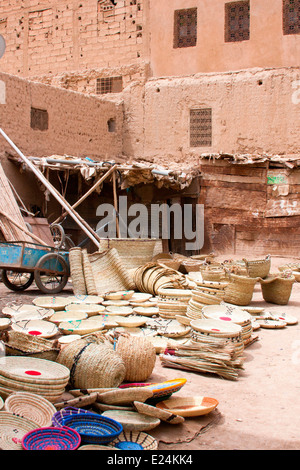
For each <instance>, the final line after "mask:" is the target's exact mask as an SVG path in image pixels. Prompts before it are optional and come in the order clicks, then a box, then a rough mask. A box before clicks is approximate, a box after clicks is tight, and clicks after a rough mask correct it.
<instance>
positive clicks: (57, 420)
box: [52, 406, 90, 428]
mask: <svg viewBox="0 0 300 470" xmlns="http://www.w3.org/2000/svg"><path fill="white" fill-rule="evenodd" d="M86 413H90V411H87V410H82V409H81V408H75V407H73V406H66V407H65V408H64V409H62V410H59V411H57V412H56V413H54V414H53V416H52V426H54V427H57V428H60V427H62V426H63V424H62V422H63V419H64V418H67V417H68V416H74V415H78V414H86Z"/></svg>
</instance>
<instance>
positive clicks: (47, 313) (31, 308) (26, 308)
mask: <svg viewBox="0 0 300 470" xmlns="http://www.w3.org/2000/svg"><path fill="white" fill-rule="evenodd" d="M2 313H3V315H5V316H7V317H11V318H17V317H18V315H21V314H28V318H26V320H31V317H30V315H31V314H32V315H33V314H34V315H37V314H39V317H38V318H39V319H40V320H44V319H47V318H49V317H51V315H53V313H54V310H53V309H52V308H42V307H38V306H36V305H31V304H23V305H11V306H10V307H8V306H7V307H4V309H3V310H2Z"/></svg>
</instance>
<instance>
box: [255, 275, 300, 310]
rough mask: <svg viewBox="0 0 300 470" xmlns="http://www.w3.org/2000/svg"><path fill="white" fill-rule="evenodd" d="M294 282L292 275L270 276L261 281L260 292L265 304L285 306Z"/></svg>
mask: <svg viewBox="0 0 300 470" xmlns="http://www.w3.org/2000/svg"><path fill="white" fill-rule="evenodd" d="M295 281H296V279H295V277H294V276H292V275H286V277H284V275H270V276H268V277H267V278H266V279H261V280H260V284H261V290H262V295H263V298H264V300H265V301H266V302H270V303H272V304H278V305H287V304H288V302H289V299H290V296H291V293H292V288H293V284H294V282H295Z"/></svg>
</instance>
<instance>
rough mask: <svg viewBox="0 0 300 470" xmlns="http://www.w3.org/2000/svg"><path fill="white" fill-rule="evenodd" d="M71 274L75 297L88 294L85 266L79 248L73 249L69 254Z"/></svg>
mask: <svg viewBox="0 0 300 470" xmlns="http://www.w3.org/2000/svg"><path fill="white" fill-rule="evenodd" d="M69 262H70V274H71V278H72V285H73V291H74V294H75V295H85V294H87V289H86V284H85V279H84V272H83V265H82V250H81V248H79V247H75V248H71V249H70V252H69Z"/></svg>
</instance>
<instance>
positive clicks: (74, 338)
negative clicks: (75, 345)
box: [58, 335, 81, 344]
mask: <svg viewBox="0 0 300 470" xmlns="http://www.w3.org/2000/svg"><path fill="white" fill-rule="evenodd" d="M78 339H81V336H80V335H67V336H61V337H60V338H58V342H59V343H60V344H69V343H72V341H77V340H78Z"/></svg>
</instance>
